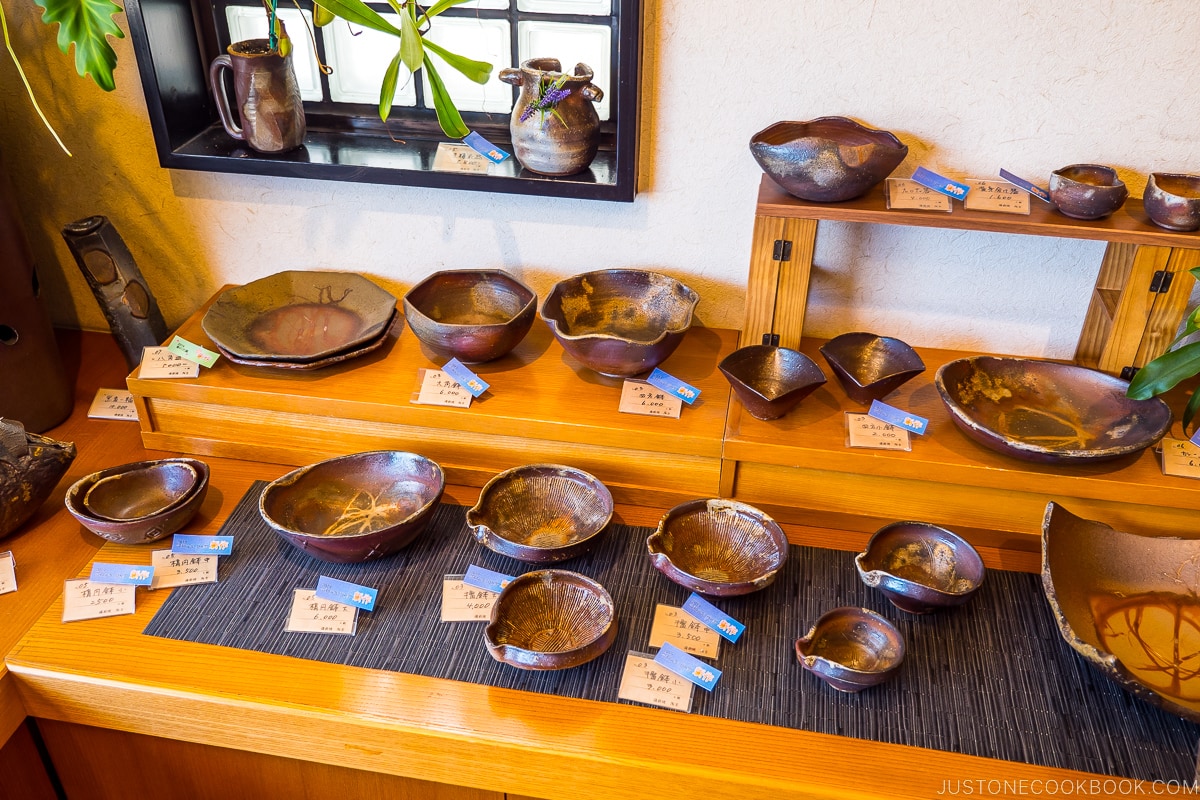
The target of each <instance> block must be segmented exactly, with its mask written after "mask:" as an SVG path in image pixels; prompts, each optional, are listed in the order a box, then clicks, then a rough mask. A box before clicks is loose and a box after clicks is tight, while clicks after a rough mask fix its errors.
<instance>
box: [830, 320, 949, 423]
mask: <svg viewBox="0 0 1200 800" xmlns="http://www.w3.org/2000/svg"><path fill="white" fill-rule="evenodd" d="M821 355H822V356H824V358H825V361H827V362H828V363H829V367H830V369H832V370H833V374H834V375H835V376H837V379H838V383H840V384H841V385H842V389H844V390H845V392H846V395H847V396H848V397H849V398H850V399H851V400H853V401H854V402H856V403H861V404H863V405H864V406H869V405H871V401H872V400H882V399H883V398H884V397H887V396H888V395H889V394H891V393H892V392H894V391H896V390H897V389H899V388H900V387H901V386H902V385H904V384H905V383H907V382H908V381H910V380H912V379H913V378H915V377H916V376H918V375H920V374H921V373H922V372H924V371H925V362H924V361H922V360H921V357H920V356H919V355H917V352H916V351H915V350H913V349H912V348H911V347H909V346H908V345H907V344H905V343H904V342H902V341H900V340H899V339H893V338H892V337H890V336H876V335H875V334H873V333H862V332H855V333H843V334H842V335H841V336H835V337H834V338H832V339H830V340H829V341H828V342H826V343H825V344H823V345H821Z"/></svg>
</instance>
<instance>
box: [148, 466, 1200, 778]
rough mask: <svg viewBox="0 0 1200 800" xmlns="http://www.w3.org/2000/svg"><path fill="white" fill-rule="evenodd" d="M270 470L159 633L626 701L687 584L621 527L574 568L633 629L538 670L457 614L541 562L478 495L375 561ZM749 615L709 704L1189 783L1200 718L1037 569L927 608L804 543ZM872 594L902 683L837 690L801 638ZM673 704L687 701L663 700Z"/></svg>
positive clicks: (160, 620)
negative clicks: (1192, 718)
mask: <svg viewBox="0 0 1200 800" xmlns="http://www.w3.org/2000/svg"><path fill="white" fill-rule="evenodd" d="M262 485H263V484H261V483H260V484H256V485H255V486H254V487H252V488H251V489H250V491H249V492H248V493H247V494H246V496H245V497H243V498H242V500H241V501H240V502H239V504H238V506H237V508H236V509H234V512H233V514H232V515H230V518H229V520H228V521H227V522H226V523H225V525H224V527H223V528H222V531H221V533H223V534H232V535H234V536H236V537H237V538H236V540H235V541H236V544H235V551H234V554H233V555H231V556H229V557H228V558H223V559H222V564H221V567H220V576H221V582H220V583H217V584H208V585H204V586H191V587H186V588H183V589H179V590H177V591H174V592H173V593H172V594H171V597H169V598H168V599H167V601H166V602H165V603H164V605H163V607H162V608H161V609H160V610H159V611H158V613H157V614H156V615H155V616H154V619H153V620H151V622H150V624H149V625H148V626H147V627H146V630H145V633H146V634H147V635H150V636H162V637H167V638H173V639H182V640H185V641H192V642H203V643H207V644H216V645H224V646H227V647H238V648H243V649H248V650H259V651H263V652H268V653H276V654H279V655H288V656H295V657H297V658H308V659H315V660H319V661H327V662H330V663H335V664H348V665H352V666H357V667H369V668H372V669H385V670H395V671H398V672H406V673H411V674H416V675H426V676H430V677H436V678H448V679H451V680H460V681H469V682H472V683H480V684H486V685H490V686H498V687H505V688H512V689H522V690H525V691H531V692H542V693H547V694H558V695H563V696H567V697H579V698H585V699H589V700H601V701H608V702H624V701H618V700H617V687H618V685H619V683H620V671H621V669H622V666H623V664H624V659H625V654H626V652H627V651H629V650H631V649H632V650H639V651H642V652H645V651H647V650H648V649H649V648H648V646H647V641H648V638H649V635H650V623H651V620H652V617H653V613H654V606H655V604H656V603H668V604H671V605H682V603H683V601H684V600H685V599H687V595H688V592H687V591H686V590H685V589H683V588H682V587H679V586H677V585H675V584H674V583H671V582H670V581H668V580H667V579H666V578H664V577H663V576H661V575H660V574H659V573H658V572H657V571H656V570H655V569H654V568H653V566H651V564H650V560H649V558H647V556H646V552H645V544H644V541H645V538H646V536H647V535H648V534H649V531H648V530H647V529H645V528H634V527H628V526H622V525H616V526H613V528H612V529H611V530H610V531H608V532H607V533H606V534H605V535H604V541H603V543H602V544H601V545H600V546H599V547H598V548H597V549H596V550H595V551H594V552H593V553H591V554H590V555H588V556H585V557H582V558H579V559H575V560H573V561H570V562H567V564H565V565H564V566H565V567H567V568H570V569H573V570H575V571H577V572H581V573H584V574H585V575H589V576H591V577H592V578H595V579H596V580H598V581H600V583H601V584H603V585H604V586H605V588H607V589H608V591H609V592H610V593H611V594H612V596H613V600H614V601H615V603H616V607H617V614H618V623H619V633H618V636H617V641H616V643H615V644H614V645H613V646H612V648H611V649H610V650H609V651H608V652H607V653H606V654H605V655H604V656H602V657H601V658H599V659H597V660H596V661H593V662H591V663H590V664H586V665H584V666H582V667H578V668H575V669H570V670H565V671H562V672H556V673H555V672H550V673H546V672H542V673H538V672H525V671H522V670H518V669H514V668H512V667H509V666H506V665H503V664H499V663H497V662H496V661H493V660H492V658H491V657H490V656H489V655H488V653H487V651H486V649H485V648H484V646H483V641H482V639H483V634H482V630H483V625H482V623H441V622H439V616H440V608H441V587H442V577H443V575H445V574H454V573H462V572H465V571H466V569H467V567H468V566H469V565H471V564H478V565H480V566H483V567H486V568H488V569H493V570H496V571H499V572H506V573H508V574H520V573H522V572H527V571H529V569H530V567H529V566H528V565H524V564H521V563H519V562H516V561H513V560H511V559H508V558H505V557H503V556H499V555H496V554H494V553H492V552H491V551H489V550H486V549H484V548H483V547H481V546H480V545H478V544H476V543H475V541H474V539H473V538H471V535H470V533H469V532H468V530H467V527H466V524H465V522H464V517H465V509H464V508H462V507H461V506H452V505H444V506H442V507H441V508H440V509H438V511H437V513H436V515H435V517H434V519H433V522H432V523H431V524H430V526H429V529H428V530H426V531H425V533H424V534H422V536H421V537H420V538H419V539H418V540H417V541H416V542H414V543H413V544H412V545H410V546H409V547H408V548H407V549H406V550H404V551H402V552H401V553H400V554H399V555H397V556H394V557H392V558H387V559H383V560H381V561H376V562H371V563H369V564H365V565H353V566H344V565H334V564H325V563H323V562H319V561H316V560H314V559H311V558H309V557H308V556H306V555H304V554H302V553H300V552H299V551H297V550H295V549H293V548H292V547H291V546H290V545H288V544H287V543H286V542H284V541H283V540H282V539H280V538H279V537H278V536H276V535H275V534H274V533H273V532H272V531H271V530H270V529H269V528H268V527H267V526H266V525H265V524H264V523H263V522H262V520H261V519H260V518H259V515H258V505H257V503H258V493H259V491H261V488H262ZM319 575H328V576H330V577H333V578H340V579H342V580H350V581H354V582H356V583H362V584H365V585H368V586H373V587H376V588H378V589H379V600H378V603H377V610H376V611H374V612H372V613H364V612H360V613H359V617H358V633H357V635H356V636H353V637H347V636H323V635H315V634H299V633H286V632H285V631H284V630H283V626H284V622H285V620H286V618H287V614H288V610H289V609H290V606H291V597H292V590H293V589H296V588H314V587H315V586H316V584H317V578H318V576H319ZM718 604H719V605H721V606H722V607H723V608H724V609H725V610H727V611H728V612H729V613H731V614H733V615H734V616H735V617H736V618H738V619H739V620H741V621H742V622H744V623H746V625H747V631H746V634H745V635H744V636H743V637H742V641H741V642H739V643H738V644H736V645H729V644H728V643H722V645H721V654H720V658H719V659H717V661H716V662H715V663H716V666H718V667H720V668H721V669H722V670H724V676H723V677H722V678H721V682H720V684H719V685H718V686H717V688H716V690H715V691H714V692H713V693H712V694H706V693H705V692H704V691H702V690H700V689H697V690H696V691H695V695H696V697H695V700H694V702H693V713H698V714H705V715H709V716H716V717H724V718H727V719H734V720H741V721H745V722H757V723H762V724H766V725H778V726H782V727H789V728H799V729H803V730H808V731H815V732H819V733H829V734H838V735H842V736H852V737H857V738H860V739H870V740H874V741H879V742H890V743H894V744H904V745H912V746H915V747H926V748H932V749H935V750H946V751H951V752H956V753H964V754H968V755H976V756H985V757H989V758H998V759H1003V760H1006V761H1018V762H1026V763H1029V764H1036V765H1042V766H1048V767H1060V768H1064V769H1074V770H1081V771H1084V772H1092V773H1099V774H1104V775H1117V776H1122V777H1130V778H1139V779H1142V780H1147V781H1153V780H1163V781H1168V780H1178V781H1184V780H1187V781H1190V780H1192V778H1193V775H1194V773H1195V764H1196V749H1197V743H1198V741H1200V727H1198V726H1196V725H1194V724H1192V723H1189V722H1185V721H1183V720H1181V719H1178V718H1176V717H1173V716H1171V715H1169V714H1166V713H1164V712H1162V711H1159V710H1158V709H1156V708H1154V707H1152V706H1150V705H1148V704H1146V703H1143V702H1142V701H1140V700H1138V699H1136V698H1134V697H1133V696H1132V695H1130V694H1128V693H1126V692H1125V691H1123V690H1122V689H1120V688H1118V687H1117V686H1116V685H1115V684H1113V683H1111V682H1110V681H1109V680H1108V679H1106V678H1104V677H1103V676H1101V675H1100V674H1099V673H1097V672H1095V671H1094V670H1092V669H1091V667H1089V666H1088V665H1087V663H1086V662H1084V661H1083V660H1082V659H1081V658H1079V657H1078V656H1076V655H1075V653H1074V652H1073V651H1071V649H1070V648H1069V647H1067V645H1066V644H1065V643H1064V642H1063V641H1062V640H1061V638H1060V637H1059V634H1058V631H1057V629H1056V628H1055V624H1054V620H1053V618H1052V617H1051V615H1050V611H1049V608H1048V606H1047V603H1046V600H1045V598H1044V596H1043V595H1042V591H1041V587H1040V585H1039V580H1038V578H1037V576H1035V575H1028V574H1024V573H1017V572H1000V571H996V570H993V571H991V572H989V573H988V576H987V580H986V581H985V582H984V585H983V587H982V588H981V589H980V591H979V593H978V594H977V596H975V597H974V598H972V599H971V601H970V602H969V603H968V604H967V605H966V606H964V607H963V608H960V609H956V610H953V611H950V612H945V613H940V614H933V615H928V616H922V617H916V616H912V615H909V614H905V613H904V612H901V611H897V610H896V609H894V608H893V607H892V606H891V604H890V603H888V602H887V601H886V600H885V599H884V598H883V597H882V596H881V595H879V594H878V593H877V592H874V591H872V590H869V589H867V587H865V586H864V585H863V584H862V582H861V581H860V580H859V579H858V575H857V573H856V572H855V569H854V564H853V557H852V554H850V553H846V552H842V551H835V550H824V549H820V548H813V547H794V548H793V549H792V551H791V553H790V554H789V558H788V563H787V566H786V567H785V568H784V570H783V571H782V572H781V573H780V575H779V577H778V579H777V580H776V581H775V583H774V585H772V586H770V587H769V588H767V589H766V590H764V591H761V592H757V593H755V594H752V595H749V596H746V597H742V598H735V599H730V600H725V601H720V602H719V603H718ZM839 605H861V606H864V607H866V608H870V609H873V610H875V611H878V612H879V613H881V614H883V615H884V616H885V617H887V618H888V619H890V620H892V621H893V622H894V623H896V624H897V626H898V627H899V628H900V630H901V632H902V633H903V634H904V635H905V638H906V639H907V643H908V655H907V657H906V660H905V662H904V665H903V667H902V668H901V672H900V674H899V675H898V676H897V677H896V678H895V679H894V680H892V681H891V682H889V683H886V684H884V685H882V686H879V687H875V688H873V689H869V690H867V691H865V692H863V693H861V694H857V695H846V694H841V693H838V692H835V691H833V690H832V689H830V688H829V687H827V686H826V685H825V684H823V683H821V682H820V681H819V680H818V679H817V678H815V677H814V676H812V675H810V674H808V673H807V672H805V671H804V670H803V669H802V668H801V667H800V665H799V664H798V663H797V662H796V659H795V655H794V653H793V650H792V642H793V641H794V640H795V639H796V637H798V636H800V635H802V634H803V633H804V632H805V631H806V630H807V629H808V627H809V626H810V625H811V624H812V622H813V621H814V620H815V619H816V618H817V617H818V616H820V614H822V613H823V612H825V611H827V610H829V609H830V608H833V607H835V606H839ZM662 713H678V712H670V711H664V712H662Z"/></svg>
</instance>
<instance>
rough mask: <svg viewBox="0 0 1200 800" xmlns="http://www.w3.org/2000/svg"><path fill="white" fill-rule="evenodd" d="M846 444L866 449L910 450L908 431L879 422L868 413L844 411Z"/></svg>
mask: <svg viewBox="0 0 1200 800" xmlns="http://www.w3.org/2000/svg"><path fill="white" fill-rule="evenodd" d="M846 446H847V447H862V448H864V449H867V450H906V451H911V450H912V440H911V439H909V436H908V431H906V430H904V429H903V428H897V427H896V426H895V425H889V424H888V423H886V422H880V421H879V420H877V419H875V418H874V417H872V416H871V415H870V414H858V413H855V412H853V411H847V412H846Z"/></svg>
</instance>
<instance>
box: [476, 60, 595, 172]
mask: <svg viewBox="0 0 1200 800" xmlns="http://www.w3.org/2000/svg"><path fill="white" fill-rule="evenodd" d="M500 80H502V81H504V82H505V83H509V84H512V85H513V86H519V87H520V88H521V93H520V95H519V96H518V97H517V103H516V105H515V106H514V107H513V111H512V119H511V121H510V122H509V130H510V131H511V133H512V143H513V150H514V151H515V152H516V156H517V160H518V161H520V162H521V164H522V166H524V167H525V169H527V170H529V171H530V172H536V173H538V174H539V175H552V176H561V175H574V174H575V173H577V172H582V171H583V170H585V169H587V168H588V165H589V164H591V163H592V159H593V158H595V157H596V150H597V148H598V147H599V144H600V117H599V116H598V115H597V114H596V108H595V106H594V104H595V103H598V102H600V101H601V100H603V99H604V92H603V91H602V90H601V89H600V88H599V87H597V86H595V85H593V84H592V69H591V67H589V66H588V65H587V64H576V65H575V73H574V74H573V75H572V74H564V73H563V72H562V65H561V64H560V63H559V60H558V59H557V58H531V59H529V60H527V61H524V62H522V63H521V68H520V69H513V68H509V69H504V70H501V71H500ZM552 91H557V92H559V93H562V94H563V96H562V97H561V99H558V100H557V101H554V102H547V101H546V96H547V94H548V93H549V92H552Z"/></svg>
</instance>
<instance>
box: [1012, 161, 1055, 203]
mask: <svg viewBox="0 0 1200 800" xmlns="http://www.w3.org/2000/svg"><path fill="white" fill-rule="evenodd" d="M1000 177H1001V178H1004V180H1006V181H1008V182H1009V183H1011V184H1012V185H1013V186H1019V187H1021V188H1022V189H1024V190H1025V191H1027V192H1029V193H1030V194H1031V195H1033V196H1034V197H1036V198H1037V199H1038V200H1045V201H1046V202H1047V203H1049V202H1050V192H1048V191H1046V190H1045V189H1043V188H1042V187H1040V186H1038V185H1037V184H1035V183H1030V182H1029V181H1027V180H1025V179H1024V178H1018V177H1017V176H1016V175H1013V174H1012V173H1011V172H1009V171H1008V170H1006V169H1002V170H1000Z"/></svg>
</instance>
